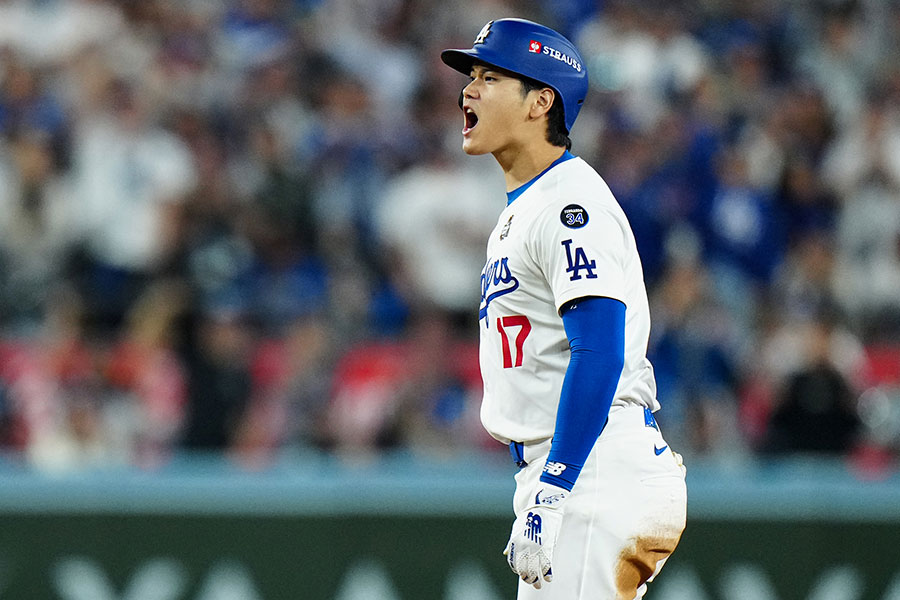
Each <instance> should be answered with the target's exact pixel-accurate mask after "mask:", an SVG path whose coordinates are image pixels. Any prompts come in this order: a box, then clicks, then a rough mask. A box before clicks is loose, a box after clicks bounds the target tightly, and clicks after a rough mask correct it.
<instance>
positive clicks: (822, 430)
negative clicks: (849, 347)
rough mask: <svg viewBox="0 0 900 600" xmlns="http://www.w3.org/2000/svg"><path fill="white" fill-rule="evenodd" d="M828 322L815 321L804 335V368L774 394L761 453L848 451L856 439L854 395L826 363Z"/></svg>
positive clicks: (856, 424) (848, 384)
mask: <svg viewBox="0 0 900 600" xmlns="http://www.w3.org/2000/svg"><path fill="white" fill-rule="evenodd" d="M831 335H832V324H831V323H829V322H828V321H827V320H824V319H819V320H816V321H813V322H811V323H810V324H809V326H808V327H807V328H806V329H805V331H804V338H803V342H804V346H805V347H804V351H805V359H806V361H805V364H804V365H803V367H802V368H801V369H800V370H798V371H797V372H795V373H793V374H791V375H790V376H789V377H788V378H787V380H786V381H785V383H784V387H783V389H782V390H781V391H780V393H779V394H778V395H777V401H776V404H775V407H774V411H773V413H772V416H771V420H770V422H769V429H768V432H767V436H766V442H765V449H766V450H767V451H769V452H816V453H831V454H836V453H841V454H845V453H847V452H849V451H850V450H851V449H852V448H853V446H854V444H855V443H857V442H858V441H859V435H860V432H861V429H860V420H859V417H858V415H857V414H856V412H855V409H854V402H853V401H854V400H855V398H856V395H855V394H854V391H853V389H852V388H851V386H850V383H849V382H848V381H847V379H846V378H845V377H844V376H843V375H842V374H841V372H840V371H838V370H837V369H836V368H835V367H834V366H833V365H832V364H831V362H830V360H829V354H830V348H831V346H832V344H831Z"/></svg>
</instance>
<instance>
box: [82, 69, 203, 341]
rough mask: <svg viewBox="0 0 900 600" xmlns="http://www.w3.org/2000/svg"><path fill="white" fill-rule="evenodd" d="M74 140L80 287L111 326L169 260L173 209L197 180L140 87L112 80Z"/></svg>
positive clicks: (183, 150) (174, 224) (183, 151)
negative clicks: (81, 232) (81, 235)
mask: <svg viewBox="0 0 900 600" xmlns="http://www.w3.org/2000/svg"><path fill="white" fill-rule="evenodd" d="M105 101H106V104H105V106H104V107H103V110H102V111H100V112H99V113H97V114H95V115H92V116H90V117H86V118H85V119H84V121H83V122H82V123H80V125H81V126H80V127H78V128H76V130H75V134H74V139H73V146H74V147H73V162H74V175H75V186H76V187H75V189H76V190H77V192H78V197H79V205H80V208H81V217H82V219H83V222H84V225H83V226H84V229H85V235H86V248H85V250H86V252H85V256H84V261H85V264H84V265H83V266H82V269H83V281H82V286H83V288H82V289H83V290H84V293H85V295H86V298H87V300H88V304H89V306H88V310H90V311H91V312H92V313H93V314H94V315H95V316H96V317H97V318H98V320H99V321H101V322H102V323H103V324H104V325H107V326H114V327H115V326H117V325H118V324H119V322H120V321H121V319H122V317H123V316H124V314H125V312H126V311H127V310H128V308H129V307H130V306H131V304H132V303H133V302H134V301H135V299H136V298H137V296H138V295H139V294H140V293H141V291H142V290H143V289H144V287H145V286H146V285H147V283H148V281H149V278H151V277H152V276H153V275H154V274H155V273H156V271H157V269H158V268H159V267H160V266H161V264H162V262H163V261H164V260H165V259H166V258H168V255H169V254H170V253H171V252H172V250H173V247H174V239H173V236H174V234H175V233H176V232H177V231H178V225H177V221H176V219H177V218H178V214H179V213H178V211H177V207H178V204H179V203H180V202H181V201H182V200H183V198H184V196H185V195H186V194H187V193H188V192H189V191H191V189H192V187H193V186H194V185H195V177H196V175H195V171H194V166H193V162H192V160H191V156H190V154H189V153H188V150H187V148H186V147H185V146H184V144H183V143H181V141H180V140H178V139H177V138H175V137H174V136H173V135H172V134H170V133H168V132H167V131H165V130H164V129H162V128H161V127H159V126H158V125H156V124H155V123H154V122H152V120H151V117H150V115H149V114H148V107H147V106H144V105H143V99H142V98H141V97H140V94H139V92H138V90H136V89H135V88H134V86H133V85H132V84H130V83H128V82H126V81H123V80H118V81H115V82H113V83H112V85H111V86H110V88H109V89H108V90H107V96H106V97H105Z"/></svg>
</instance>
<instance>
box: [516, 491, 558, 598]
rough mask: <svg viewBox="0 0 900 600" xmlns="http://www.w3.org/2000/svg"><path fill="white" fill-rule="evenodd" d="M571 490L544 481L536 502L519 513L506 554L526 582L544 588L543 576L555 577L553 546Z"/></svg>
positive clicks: (547, 579)
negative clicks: (542, 584)
mask: <svg viewBox="0 0 900 600" xmlns="http://www.w3.org/2000/svg"><path fill="white" fill-rule="evenodd" d="M568 495H569V492H568V491H566V490H564V489H563V488H561V487H557V486H555V485H552V484H549V483H543V482H541V483H540V485H539V486H538V488H537V492H536V493H535V496H534V499H533V501H534V503H533V504H532V505H531V506H529V507H528V508H526V509H525V510H524V511H523V512H522V513H521V514H519V515H518V516H517V517H516V521H515V523H513V527H512V534H511V535H510V537H509V542H508V543H507V544H506V549H505V550H504V551H503V554H505V555H506V560H507V562H508V563H509V568H510V569H512V570H513V573H516V574H517V575H518V576H519V577H521V578H522V580H523V581H525V582H526V583H530V584H531V585H533V586H534V587H535V588H537V589H540V588H541V579H543V580H544V581H551V580H552V579H553V570H552V565H551V563H552V561H553V547H554V546H555V545H556V538H557V536H558V535H559V529H560V526H561V525H562V520H563V506H564V505H565V500H566V497H567V496H568Z"/></svg>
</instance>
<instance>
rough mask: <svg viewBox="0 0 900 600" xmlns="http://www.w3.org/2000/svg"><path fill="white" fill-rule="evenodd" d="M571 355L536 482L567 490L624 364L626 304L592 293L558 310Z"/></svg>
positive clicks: (603, 416)
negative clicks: (540, 470)
mask: <svg viewBox="0 0 900 600" xmlns="http://www.w3.org/2000/svg"><path fill="white" fill-rule="evenodd" d="M562 320H563V327H565V330H566V337H568V338H569V347H570V349H571V357H570V358H569V366H568V368H567V369H566V375H565V379H563V386H562V393H561V394H560V398H559V409H558V410H557V414H556V429H555V431H554V434H553V443H552V446H551V448H550V455H549V456H548V457H547V464H546V465H545V466H544V471H543V473H542V474H541V481H544V482H546V483H552V484H553V485H557V486H559V487H561V488H564V489H567V490H571V489H572V487H573V486H574V485H575V480H576V479H578V474H579V473H581V468H582V467H583V466H584V462H585V460H587V457H588V454H590V452H591V449H592V448H593V447H594V443H595V442H596V441H597V437H598V436H599V435H600V432H602V431H603V427H604V426H605V425H606V420H607V418H608V417H609V408H610V406H611V405H612V401H613V396H614V395H615V392H616V387H617V386H618V383H619V377H620V376H621V374H622V367H623V366H624V364H625V305H624V304H623V303H622V302H620V301H618V300H614V299H612V298H603V297H598V296H591V297H588V298H581V299H579V300H576V301H574V302H571V303H569V304H568V305H566V307H564V308H563V312H562Z"/></svg>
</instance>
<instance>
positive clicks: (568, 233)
mask: <svg viewBox="0 0 900 600" xmlns="http://www.w3.org/2000/svg"><path fill="white" fill-rule="evenodd" d="M626 248H627V236H626V233H625V230H624V228H623V225H622V223H621V222H620V220H619V219H618V218H616V216H615V215H614V214H613V213H612V211H610V210H608V209H604V208H603V207H602V206H598V205H596V204H593V205H588V204H587V203H584V202H577V201H573V202H569V203H567V202H565V201H557V202H552V203H549V204H548V206H546V207H545V208H544V209H543V210H542V212H541V214H540V215H539V216H538V218H537V219H536V221H535V230H534V237H533V249H532V253H533V258H534V260H535V262H536V263H537V264H538V266H539V267H540V269H541V270H542V271H543V273H544V277H545V278H546V280H547V282H548V284H549V285H550V289H551V291H552V293H553V298H554V301H555V303H556V308H557V310H559V309H560V308H562V306H563V305H564V304H565V303H566V302H569V301H570V300H574V299H576V298H581V297H584V296H602V297H607V298H612V299H614V300H619V301H620V302H622V303H623V304H627V302H626V300H625V289H626V287H625V276H624V274H625V268H624V261H625V250H626Z"/></svg>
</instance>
